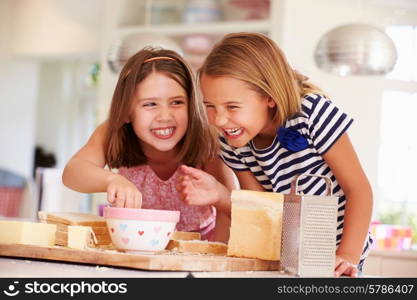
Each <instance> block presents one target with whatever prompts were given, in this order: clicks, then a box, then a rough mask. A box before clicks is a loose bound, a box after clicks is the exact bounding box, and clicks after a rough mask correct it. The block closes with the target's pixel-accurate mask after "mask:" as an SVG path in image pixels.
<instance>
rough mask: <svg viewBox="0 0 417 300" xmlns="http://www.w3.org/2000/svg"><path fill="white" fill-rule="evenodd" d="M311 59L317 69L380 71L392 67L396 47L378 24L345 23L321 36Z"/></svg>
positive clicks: (351, 72)
mask: <svg viewBox="0 0 417 300" xmlns="http://www.w3.org/2000/svg"><path fill="white" fill-rule="evenodd" d="M314 59H315V62H316V65H317V66H318V67H319V68H320V69H322V70H324V71H327V72H330V73H332V74H336V75H341V76H347V75H382V74H385V73H388V72H390V71H391V70H392V69H393V68H394V65H395V63H396V61H397V50H396V48H395V45H394V42H393V41H392V40H391V38H390V37H389V36H388V35H387V34H386V33H385V32H384V31H382V30H380V29H379V28H377V27H375V26H371V25H367V24H347V25H343V26H339V27H336V28H334V29H332V30H331V31H329V32H327V33H326V34H325V35H324V36H323V37H322V38H321V39H320V41H319V42H318V44H317V47H316V50H315V53H314Z"/></svg>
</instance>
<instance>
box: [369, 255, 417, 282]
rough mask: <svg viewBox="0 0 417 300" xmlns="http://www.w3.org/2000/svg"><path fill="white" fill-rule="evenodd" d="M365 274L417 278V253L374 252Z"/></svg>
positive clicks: (370, 256)
mask: <svg viewBox="0 0 417 300" xmlns="http://www.w3.org/2000/svg"><path fill="white" fill-rule="evenodd" d="M363 272H364V274H365V276H383V277H417V251H411V250H410V251H392V250H391V251H390V250H372V251H371V253H370V254H369V257H368V258H367V259H366V262H365V265H364V270H363Z"/></svg>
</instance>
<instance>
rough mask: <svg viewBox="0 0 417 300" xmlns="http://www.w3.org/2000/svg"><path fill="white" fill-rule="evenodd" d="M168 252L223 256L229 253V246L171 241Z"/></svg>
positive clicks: (196, 241) (195, 241)
mask: <svg viewBox="0 0 417 300" xmlns="http://www.w3.org/2000/svg"><path fill="white" fill-rule="evenodd" d="M166 249H167V250H172V251H174V252H191V253H201V254H223V255H225V254H226V253H227V244H225V243H221V242H209V241H199V240H191V241H181V240H178V241H174V240H170V241H169V243H168V245H167V247H166Z"/></svg>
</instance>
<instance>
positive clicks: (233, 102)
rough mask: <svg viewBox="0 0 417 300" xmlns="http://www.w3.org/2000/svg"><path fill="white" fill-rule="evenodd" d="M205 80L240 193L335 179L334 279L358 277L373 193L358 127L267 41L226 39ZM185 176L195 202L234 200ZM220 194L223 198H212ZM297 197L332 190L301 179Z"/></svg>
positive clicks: (202, 179)
mask: <svg viewBox="0 0 417 300" xmlns="http://www.w3.org/2000/svg"><path fill="white" fill-rule="evenodd" d="M199 80H200V84H201V90H202V92H203V99H204V103H205V106H206V110H207V114H208V119H209V122H210V123H211V124H213V125H215V126H216V127H217V129H218V131H219V132H220V133H221V135H222V137H221V138H220V142H221V153H220V155H221V157H222V159H223V161H224V162H225V163H226V164H227V165H228V166H229V167H230V168H232V169H233V170H234V172H235V174H236V176H237V178H238V180H239V183H240V186H241V188H242V189H248V190H258V191H271V192H272V191H273V192H279V193H284V194H288V193H289V192H290V186H291V183H292V182H293V181H294V179H295V178H296V177H297V176H298V175H300V174H304V173H310V174H315V175H322V176H327V177H329V178H330V179H331V180H332V182H333V187H334V188H333V194H335V195H336V196H338V197H339V209H338V210H339V211H338V219H337V238H336V240H335V243H336V244H337V252H336V262H335V275H336V276H340V275H342V274H344V275H348V276H352V277H354V276H357V274H358V271H361V269H362V266H363V263H364V260H365V258H366V256H367V255H368V253H369V250H370V246H371V243H372V239H371V238H370V236H369V233H368V228H369V223H370V218H371V213H372V191H371V187H370V184H369V182H368V179H367V177H366V175H365V173H364V171H363V170H362V167H361V164H360V162H359V159H358V157H357V155H356V153H355V150H354V148H353V146H352V144H351V142H350V140H349V137H348V134H347V129H348V128H349V127H350V125H351V124H352V121H353V120H352V119H351V118H350V117H349V116H348V115H347V114H346V113H344V112H343V111H342V110H340V109H339V108H338V107H337V106H336V105H335V104H334V103H333V102H332V101H330V100H329V99H328V98H327V97H326V95H324V93H323V92H322V91H321V90H320V89H319V88H317V87H316V86H314V85H313V84H311V83H310V82H309V81H308V80H307V78H306V77H305V76H302V75H301V74H299V73H298V72H297V71H295V70H294V69H293V68H292V67H291V66H290V64H289V63H288V62H287V59H286V58H285V56H284V53H283V52H282V51H281V49H279V47H278V46H277V45H276V44H275V43H274V42H273V41H272V40H271V39H270V38H268V37H267V36H265V35H263V34H258V33H245V32H243V33H233V34H228V35H226V36H225V37H224V38H223V39H222V40H221V41H220V42H218V43H217V44H216V45H215V46H214V48H213V49H212V51H211V52H210V53H209V55H208V56H207V58H206V60H205V62H204V64H203V66H202V67H201V69H200V71H199ZM183 171H184V173H186V174H187V176H185V177H184V178H183V180H182V182H181V193H182V194H183V197H188V198H189V202H190V203H193V201H201V199H199V198H198V197H203V196H204V197H205V199H206V200H205V201H214V200H209V199H208V198H210V197H220V198H222V199H224V198H227V197H229V198H230V193H229V192H228V191H227V189H225V188H224V187H221V184H220V183H219V182H216V180H214V178H213V177H212V176H210V175H208V174H206V173H204V172H202V171H200V170H195V169H193V168H189V167H188V168H187V167H184V168H183ZM215 189H217V190H221V191H223V193H224V194H223V195H222V196H218V195H211V194H210V193H207V192H206V191H210V190H215ZM299 192H302V193H303V194H311V195H324V194H325V193H326V185H325V182H324V181H323V180H321V179H320V178H316V177H303V178H302V179H301V180H300V181H299Z"/></svg>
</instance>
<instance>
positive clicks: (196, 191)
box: [177, 165, 230, 205]
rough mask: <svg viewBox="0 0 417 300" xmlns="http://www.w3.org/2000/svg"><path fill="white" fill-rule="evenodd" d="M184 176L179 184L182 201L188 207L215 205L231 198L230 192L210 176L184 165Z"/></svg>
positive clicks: (181, 168)
mask: <svg viewBox="0 0 417 300" xmlns="http://www.w3.org/2000/svg"><path fill="white" fill-rule="evenodd" d="M180 170H181V171H182V173H183V174H184V176H182V177H181V178H180V180H179V182H178V184H177V190H178V192H179V193H180V197H181V199H182V200H183V201H184V202H185V203H186V204H188V205H214V204H216V203H217V202H219V201H220V200H221V199H227V198H228V197H230V192H229V190H228V189H227V188H226V187H225V186H224V185H222V184H221V183H220V182H218V181H217V180H216V178H214V177H213V176H211V175H210V174H208V173H206V172H204V171H202V170H199V169H195V168H192V167H187V166H184V165H182V166H181V167H180Z"/></svg>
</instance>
